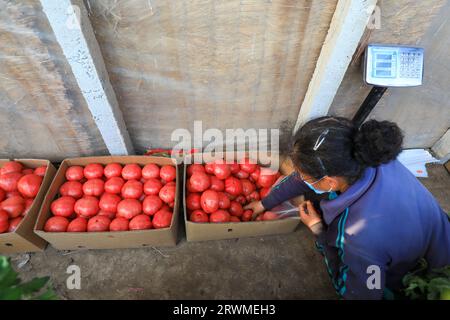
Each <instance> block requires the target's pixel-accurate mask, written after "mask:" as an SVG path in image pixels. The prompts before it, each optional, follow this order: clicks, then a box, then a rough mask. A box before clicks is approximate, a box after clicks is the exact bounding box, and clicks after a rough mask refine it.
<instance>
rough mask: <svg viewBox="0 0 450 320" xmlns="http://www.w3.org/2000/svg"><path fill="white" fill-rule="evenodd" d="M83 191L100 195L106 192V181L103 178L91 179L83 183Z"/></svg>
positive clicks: (88, 194)
mask: <svg viewBox="0 0 450 320" xmlns="http://www.w3.org/2000/svg"><path fill="white" fill-rule="evenodd" d="M83 192H84V194H85V195H87V196H95V197H99V196H101V195H102V194H103V192H105V182H104V181H103V180H102V179H97V178H93V179H90V180H88V181H86V182H85V183H84V184H83Z"/></svg>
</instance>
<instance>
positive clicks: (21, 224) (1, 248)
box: [0, 159, 56, 253]
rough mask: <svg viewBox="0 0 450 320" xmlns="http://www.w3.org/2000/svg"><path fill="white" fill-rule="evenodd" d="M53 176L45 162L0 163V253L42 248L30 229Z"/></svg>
mask: <svg viewBox="0 0 450 320" xmlns="http://www.w3.org/2000/svg"><path fill="white" fill-rule="evenodd" d="M55 173H56V169H55V167H54V166H53V165H52V164H51V163H50V161H48V160H39V159H16V160H0V253H17V252H36V251H42V250H43V249H44V248H45V246H46V245H47V242H46V241H45V240H43V239H42V238H40V237H38V236H37V235H36V234H35V233H34V232H33V227H34V224H35V222H36V218H37V216H38V213H39V210H40V209H41V205H42V201H43V199H44V196H45V193H46V192H47V190H48V188H49V186H50V184H51V182H52V179H53V177H54V176H55Z"/></svg>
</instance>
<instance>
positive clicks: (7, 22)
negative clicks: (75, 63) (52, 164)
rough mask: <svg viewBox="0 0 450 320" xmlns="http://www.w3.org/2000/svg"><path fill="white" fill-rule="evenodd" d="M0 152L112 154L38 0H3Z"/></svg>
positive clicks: (58, 157) (48, 156)
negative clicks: (108, 152)
mask: <svg viewBox="0 0 450 320" xmlns="http://www.w3.org/2000/svg"><path fill="white" fill-rule="evenodd" d="M0 61H1V63H0V135H1V137H2V138H1V139H0V158H5V157H10V158H13V157H18V158H28V157H33V158H46V159H50V160H62V159H64V158H66V157H72V156H83V155H91V154H97V155H102V154H107V149H106V147H105V145H104V142H103V139H102V137H101V135H100V133H99V132H98V129H97V127H96V125H95V123H94V121H93V120H92V116H91V113H90V112H89V109H88V108H87V106H86V102H85V100H84V98H83V96H82V94H81V93H80V91H79V88H78V86H77V83H76V81H75V79H74V77H73V75H72V72H71V69H70V66H69V65H68V64H67V61H66V59H65V57H64V55H63V53H62V51H61V48H60V47H59V45H58V43H57V42H56V39H55V37H54V35H53V32H52V30H51V28H50V26H49V24H48V21H47V17H46V16H45V14H44V13H43V12H42V8H41V6H40V3H39V1H37V0H20V1H19V0H17V1H7V0H0Z"/></svg>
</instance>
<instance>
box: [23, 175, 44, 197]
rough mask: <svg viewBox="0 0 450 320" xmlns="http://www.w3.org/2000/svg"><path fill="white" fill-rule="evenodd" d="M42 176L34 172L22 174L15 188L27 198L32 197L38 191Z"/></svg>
mask: <svg viewBox="0 0 450 320" xmlns="http://www.w3.org/2000/svg"><path fill="white" fill-rule="evenodd" d="M41 183H42V177H40V176H38V175H35V174H27V175H24V176H23V177H22V178H20V180H19V181H18V182H17V190H19V192H20V193H21V194H22V195H23V196H24V197H27V198H34V197H36V196H37V194H38V192H39V188H40V187H41Z"/></svg>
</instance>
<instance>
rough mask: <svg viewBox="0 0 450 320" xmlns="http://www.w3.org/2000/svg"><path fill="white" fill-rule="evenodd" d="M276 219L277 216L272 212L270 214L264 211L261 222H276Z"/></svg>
mask: <svg viewBox="0 0 450 320" xmlns="http://www.w3.org/2000/svg"><path fill="white" fill-rule="evenodd" d="M277 219H278V215H277V214H276V213H274V212H271V211H266V212H264V214H263V215H262V220H265V221H268V220H277Z"/></svg>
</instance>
